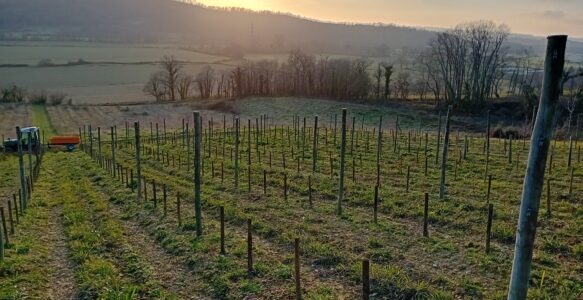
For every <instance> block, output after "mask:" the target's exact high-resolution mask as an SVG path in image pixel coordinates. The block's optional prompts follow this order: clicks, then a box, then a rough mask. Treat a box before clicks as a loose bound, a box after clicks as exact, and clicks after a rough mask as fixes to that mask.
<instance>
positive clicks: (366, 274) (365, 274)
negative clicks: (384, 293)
mask: <svg viewBox="0 0 583 300" xmlns="http://www.w3.org/2000/svg"><path fill="white" fill-rule="evenodd" d="M369 298H370V262H369V260H368V259H363V260H362V299H363V300H368V299H369Z"/></svg>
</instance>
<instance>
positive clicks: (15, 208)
mask: <svg viewBox="0 0 583 300" xmlns="http://www.w3.org/2000/svg"><path fill="white" fill-rule="evenodd" d="M18 196H19V197H20V191H18ZM12 203H14V213H15V214H16V224H19V223H20V213H22V207H20V210H21V211H20V212H18V201H16V194H12Z"/></svg>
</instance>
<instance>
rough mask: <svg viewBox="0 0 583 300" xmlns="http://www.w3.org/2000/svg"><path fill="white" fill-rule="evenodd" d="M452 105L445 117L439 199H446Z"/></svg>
mask: <svg viewBox="0 0 583 300" xmlns="http://www.w3.org/2000/svg"><path fill="white" fill-rule="evenodd" d="M451 107H452V106H451V105H450V106H449V107H448V108H447V115H446V117H445V139H444V141H443V158H442V159H441V179H440V184H439V199H443V198H444V197H445V171H446V169H447V149H448V147H449V124H450V120H449V118H450V114H451Z"/></svg>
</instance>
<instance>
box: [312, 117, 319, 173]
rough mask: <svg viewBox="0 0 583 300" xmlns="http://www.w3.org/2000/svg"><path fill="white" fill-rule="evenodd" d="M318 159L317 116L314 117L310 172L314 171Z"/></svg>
mask: <svg viewBox="0 0 583 300" xmlns="http://www.w3.org/2000/svg"><path fill="white" fill-rule="evenodd" d="M317 161H318V116H315V117H314V140H313V142H312V172H313V173H315V172H316V167H317Z"/></svg>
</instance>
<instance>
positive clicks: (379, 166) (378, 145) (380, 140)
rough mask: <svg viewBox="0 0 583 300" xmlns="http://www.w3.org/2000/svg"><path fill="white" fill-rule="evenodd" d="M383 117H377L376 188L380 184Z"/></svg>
mask: <svg viewBox="0 0 583 300" xmlns="http://www.w3.org/2000/svg"><path fill="white" fill-rule="evenodd" d="M382 126H383V116H382V115H381V116H380V117H379V135H378V137H377V184H376V185H377V187H378V186H380V184H381V151H382V146H383V128H382Z"/></svg>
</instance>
